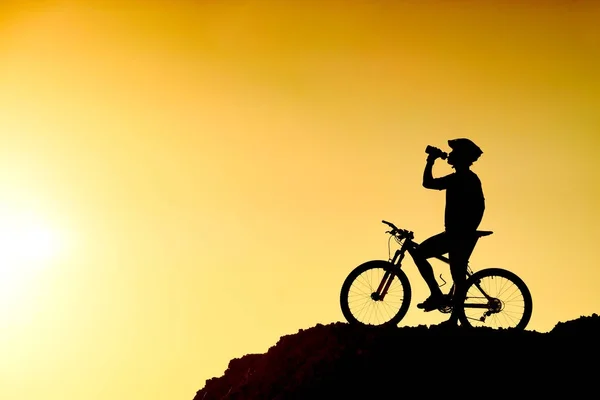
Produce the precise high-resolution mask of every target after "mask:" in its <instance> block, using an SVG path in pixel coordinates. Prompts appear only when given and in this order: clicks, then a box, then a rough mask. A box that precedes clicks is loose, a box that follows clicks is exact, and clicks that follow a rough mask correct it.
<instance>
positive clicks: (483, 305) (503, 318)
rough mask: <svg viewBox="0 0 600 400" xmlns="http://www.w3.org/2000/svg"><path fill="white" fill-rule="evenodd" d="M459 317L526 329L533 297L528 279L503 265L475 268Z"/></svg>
mask: <svg viewBox="0 0 600 400" xmlns="http://www.w3.org/2000/svg"><path fill="white" fill-rule="evenodd" d="M464 293H465V298H464V302H463V303H462V306H461V309H460V310H459V313H458V317H459V320H460V322H461V324H462V325H466V326H471V327H478V326H485V327H490V328H493V329H509V328H514V329H521V330H522V329H525V327H526V326H527V324H528V323H529V320H530V319H531V314H532V312H533V300H532V298H531V293H530V292H529V289H528V288H527V285H525V282H523V280H522V279H521V278H519V277H518V276H517V275H515V274H514V273H512V272H510V271H507V270H505V269H501V268H488V269H483V270H481V271H477V272H475V273H474V274H473V275H472V276H471V277H470V278H469V279H468V280H467V282H466V284H465V292H464Z"/></svg>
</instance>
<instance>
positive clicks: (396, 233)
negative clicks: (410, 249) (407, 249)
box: [381, 220, 414, 239]
mask: <svg viewBox="0 0 600 400" xmlns="http://www.w3.org/2000/svg"><path fill="white" fill-rule="evenodd" d="M381 222H383V223H384V224H386V225H387V226H389V227H390V228H392V230H391V231H388V232H387V233H389V234H391V235H394V236H401V237H402V238H410V239H413V237H414V236H413V233H412V232H411V231H408V230H406V229H400V228H398V227H397V226H396V225H394V224H392V223H391V222H389V221H386V220H381Z"/></svg>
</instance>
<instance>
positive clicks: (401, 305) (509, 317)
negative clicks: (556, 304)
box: [340, 221, 533, 330]
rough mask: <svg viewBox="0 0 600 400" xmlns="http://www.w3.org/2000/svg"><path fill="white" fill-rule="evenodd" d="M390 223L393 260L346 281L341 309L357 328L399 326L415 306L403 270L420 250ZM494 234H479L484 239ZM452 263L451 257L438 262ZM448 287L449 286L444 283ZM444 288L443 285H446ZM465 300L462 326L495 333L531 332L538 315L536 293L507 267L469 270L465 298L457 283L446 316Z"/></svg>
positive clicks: (354, 272) (373, 265)
mask: <svg viewBox="0 0 600 400" xmlns="http://www.w3.org/2000/svg"><path fill="white" fill-rule="evenodd" d="M381 222H383V223H384V224H387V225H388V226H389V227H390V228H391V231H386V233H388V234H390V238H389V241H388V251H389V252H390V254H391V251H390V242H391V239H392V238H394V239H395V240H396V242H398V244H399V245H400V248H399V249H397V250H396V252H395V254H394V256H393V257H392V258H390V259H389V260H388V261H384V260H372V261H367V262H365V263H363V264H361V265H359V266H358V267H356V268H355V269H354V270H352V271H351V272H350V274H349V275H348V276H347V277H346V279H345V281H344V283H343V285H342V290H341V293H340V305H341V308H342V313H343V315H344V317H345V318H346V320H347V321H348V322H349V323H351V324H363V325H375V326H390V325H397V324H398V323H399V322H400V321H401V320H402V318H404V316H405V315H406V312H407V311H408V308H409V306H410V301H411V295H412V290H411V286H410V282H409V280H408V277H407V276H406V274H405V273H404V271H403V270H402V261H403V260H404V256H405V254H406V251H407V250H408V249H409V248H416V247H417V246H419V244H418V243H416V242H415V241H414V240H413V239H414V234H413V232H411V231H408V230H405V229H400V228H398V227H396V226H395V225H394V224H393V223H391V222H387V221H381ZM492 233H493V232H492V231H477V239H476V242H477V240H479V238H481V237H484V236H488V235H491V234H492ZM435 258H437V259H439V260H441V261H443V262H445V263H447V264H449V260H448V258H447V257H444V256H439V257H435ZM444 283H445V282H444ZM442 286H443V285H442ZM454 295H457V296H461V298H460V301H458V302H457V303H456V304H460V306H459V309H458V310H454V311H455V312H458V314H457V316H458V320H459V321H460V324H461V325H462V326H468V327H477V326H487V327H491V328H493V329H499V328H503V329H509V328H513V329H521V330H522V329H525V327H526V326H527V324H528V323H529V320H530V318H531V313H532V311H533V301H532V298H531V293H530V292H529V289H528V288H527V285H525V282H523V280H522V279H521V278H519V277H518V276H517V275H515V274H514V273H512V272H510V271H508V270H505V269H502V268H486V269H482V270H479V271H477V272H475V273H474V272H473V270H472V269H471V267H470V266H469V265H467V280H466V283H465V287H464V290H463V292H462V293H454V284H452V287H451V288H450V290H449V291H448V293H446V294H445V296H444V297H445V298H446V301H445V302H444V304H443V305H442V306H440V307H439V308H438V311H440V312H442V313H450V312H452V311H453V306H452V304H453V302H452V296H454Z"/></svg>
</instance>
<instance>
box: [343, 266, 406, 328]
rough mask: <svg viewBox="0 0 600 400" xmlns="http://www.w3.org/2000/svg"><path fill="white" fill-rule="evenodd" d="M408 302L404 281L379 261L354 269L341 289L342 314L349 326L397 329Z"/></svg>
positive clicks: (402, 275)
mask: <svg viewBox="0 0 600 400" xmlns="http://www.w3.org/2000/svg"><path fill="white" fill-rule="evenodd" d="M410 299H411V288H410V283H409V281H408V277H407V276H406V274H405V273H404V271H402V270H401V269H400V268H399V267H396V266H394V265H392V264H390V263H389V262H387V261H383V260H374V261H368V262H366V263H364V264H361V265H359V266H358V267H356V268H355V269H354V270H352V272H350V274H349V275H348V277H347V278H346V280H345V281H344V284H343V285H342V290H341V293H340V305H341V308H342V314H344V317H345V318H346V320H347V321H348V322H349V323H351V324H362V325H372V326H383V325H386V326H390V325H397V324H398V323H399V322H400V320H402V318H404V316H405V315H406V312H407V311H408V307H409V305H410Z"/></svg>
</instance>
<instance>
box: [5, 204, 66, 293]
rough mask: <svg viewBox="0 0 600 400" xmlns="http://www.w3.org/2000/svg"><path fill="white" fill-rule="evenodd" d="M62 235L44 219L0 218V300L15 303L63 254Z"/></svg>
mask: <svg viewBox="0 0 600 400" xmlns="http://www.w3.org/2000/svg"><path fill="white" fill-rule="evenodd" d="M63 239H64V238H63V237H62V234H61V233H60V232H59V231H58V230H57V229H54V228H53V227H51V225H50V224H48V223H47V222H46V221H44V219H43V218H40V217H38V216H35V215H31V214H27V213H11V214H0V298H1V299H2V300H3V302H4V303H5V302H7V301H9V300H11V301H14V300H15V298H16V297H18V296H17V295H18V294H19V293H21V292H23V291H24V289H26V288H27V286H28V282H30V280H31V279H32V278H34V277H35V276H36V275H37V274H38V273H39V272H40V271H41V270H43V269H44V268H46V267H48V266H49V265H50V264H51V262H52V261H54V260H55V259H56V257H57V256H58V255H59V253H60V252H61V251H62V248H63V245H64V240H63Z"/></svg>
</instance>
